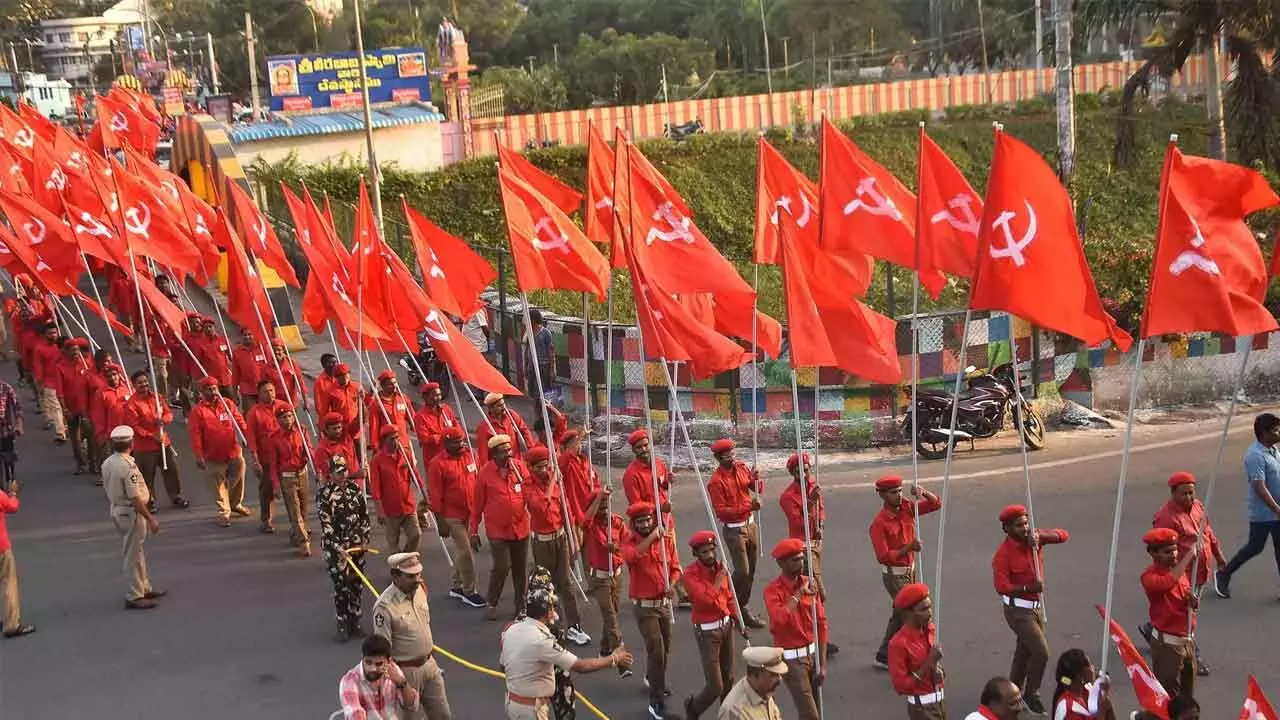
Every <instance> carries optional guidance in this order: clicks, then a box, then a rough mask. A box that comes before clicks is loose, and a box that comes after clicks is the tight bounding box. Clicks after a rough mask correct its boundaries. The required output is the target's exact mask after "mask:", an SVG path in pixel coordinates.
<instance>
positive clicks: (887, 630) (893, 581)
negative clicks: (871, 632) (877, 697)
mask: <svg viewBox="0 0 1280 720" xmlns="http://www.w3.org/2000/svg"><path fill="white" fill-rule="evenodd" d="M880 574H881V576H882V580H883V581H884V590H885V592H887V593H889V622H888V623H887V624H885V626H884V639H882V640H881V641H880V649H879V650H877V651H876V659H877V660H880V661H882V662H888V661H889V640H890V639H892V638H893V636H894V635H896V634H897V633H898V631H899V630H901V629H902V616H900V615H899V614H898V611H897V610H894V609H893V599H894V598H896V597H897V596H898V591H899V590H901V589H902V588H904V587H906V586H908V585H910V584H911V583H913V582H915V581H916V574H915V571H914V570H913V571H911V572H909V573H907V574H906V575H895V574H893V573H887V572H884V568H883V567H882V568H880Z"/></svg>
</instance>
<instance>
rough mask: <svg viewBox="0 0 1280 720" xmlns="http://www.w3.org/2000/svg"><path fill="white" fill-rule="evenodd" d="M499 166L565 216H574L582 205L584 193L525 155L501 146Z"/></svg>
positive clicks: (499, 146)
mask: <svg viewBox="0 0 1280 720" xmlns="http://www.w3.org/2000/svg"><path fill="white" fill-rule="evenodd" d="M498 164H499V165H500V166H501V167H502V168H503V169H504V170H508V171H510V172H511V174H513V175H515V176H516V177H518V178H520V179H521V180H523V181H524V183H525V184H526V185H528V186H529V187H531V188H533V189H534V190H536V191H537V192H538V193H539V194H541V195H542V196H543V197H545V198H547V199H548V200H550V201H551V202H552V204H554V205H555V206H556V207H558V208H560V212H562V213H564V214H565V215H572V214H573V213H574V212H576V211H577V210H578V206H579V205H581V204H582V193H580V192H578V191H577V190H574V189H573V188H571V187H569V186H568V185H565V184H564V183H563V182H560V180H558V179H557V178H556V177H554V176H553V175H551V174H550V173H548V172H547V171H545V170H543V169H541V168H539V167H538V166H537V165H534V164H533V163H531V162H529V159H528V158H526V157H525V156H524V155H521V154H520V153H518V152H512V151H511V150H508V149H507V148H505V147H503V146H502V145H501V144H499V145H498Z"/></svg>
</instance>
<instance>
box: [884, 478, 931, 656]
mask: <svg viewBox="0 0 1280 720" xmlns="http://www.w3.org/2000/svg"><path fill="white" fill-rule="evenodd" d="M876 494H877V495H879V496H880V502H881V508H880V512H878V513H876V516H875V519H873V520H872V521H871V528H870V529H869V530H868V533H869V534H870V535H871V547H872V549H874V550H875V553H876V562H878V563H879V564H880V574H881V578H882V579H883V581H884V589H885V592H887V593H889V602H890V603H893V600H894V598H896V597H897V596H898V592H899V591H900V590H902V588H904V587H906V586H907V585H910V584H911V583H913V582H915V581H916V553H918V552H920V549H921V546H920V540H919V538H917V537H916V516H917V515H927V514H929V513H931V512H937V511H938V510H939V509H941V508H942V501H941V500H939V499H938V496H937V495H934V494H933V493H931V492H928V491H923V490H921V489H920V487H919V486H918V485H916V486H913V487H912V489H911V499H910V500H907V499H905V498H903V497H902V478H900V477H898V476H897V475H885V476H884V477H882V478H880V479H879V480H876ZM901 629H902V617H901V616H899V614H898V611H897V610H895V609H893V608H892V607H890V610H889V622H888V623H887V624H886V625H885V628H884V638H883V639H882V640H881V641H880V649H879V650H877V651H876V657H875V660H874V662H873V663H872V664H873V665H875V667H877V668H879V669H881V670H888V669H889V641H890V640H891V639H893V636H894V635H896V634H897V633H898V630H901Z"/></svg>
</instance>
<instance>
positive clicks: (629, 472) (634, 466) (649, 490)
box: [622, 458, 671, 517]
mask: <svg viewBox="0 0 1280 720" xmlns="http://www.w3.org/2000/svg"><path fill="white" fill-rule="evenodd" d="M653 460H654V462H655V463H656V464H657V467H658V498H659V499H658V500H657V501H656V502H655V501H654V499H653V473H652V472H651V471H652V469H653V468H651V467H650V466H649V463H647V462H644V463H642V462H640V461H639V460H638V459H636V460H632V461H631V464H630V465H628V466H627V469H626V471H625V472H623V473H622V489H623V491H625V492H626V493H627V502H628V503H638V502H651V503H654V504H664V503H670V502H671V473H670V472H669V471H668V470H667V464H666V463H664V462H662V458H654V459H653ZM663 515H665V516H667V517H670V515H671V514H670V513H663Z"/></svg>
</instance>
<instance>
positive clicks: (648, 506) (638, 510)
mask: <svg viewBox="0 0 1280 720" xmlns="http://www.w3.org/2000/svg"><path fill="white" fill-rule="evenodd" d="M653 513H654V508H653V503H651V502H645V501H643V500H641V501H640V502H633V503H631V506H630V507H628V508H627V517H629V518H638V517H642V516H644V515H652V514H653Z"/></svg>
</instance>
